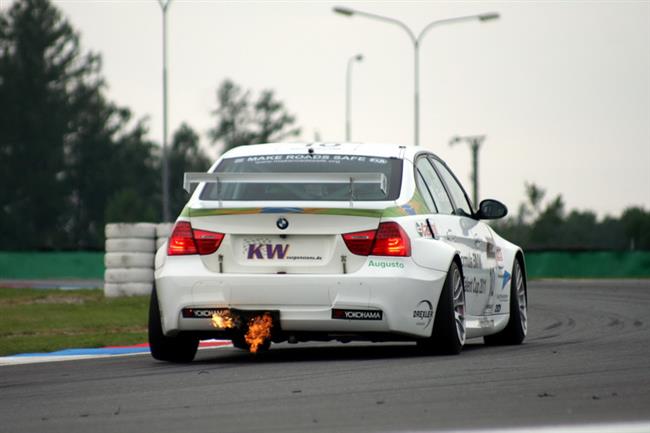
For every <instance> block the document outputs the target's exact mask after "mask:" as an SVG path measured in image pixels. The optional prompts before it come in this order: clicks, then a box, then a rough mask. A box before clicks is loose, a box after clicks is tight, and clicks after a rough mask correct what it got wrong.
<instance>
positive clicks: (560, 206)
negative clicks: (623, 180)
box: [490, 183, 650, 251]
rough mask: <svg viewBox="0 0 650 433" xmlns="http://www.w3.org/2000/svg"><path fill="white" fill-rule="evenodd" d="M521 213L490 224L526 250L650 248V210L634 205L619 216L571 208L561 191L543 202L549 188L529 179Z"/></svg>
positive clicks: (520, 206) (519, 209) (519, 211)
mask: <svg viewBox="0 0 650 433" xmlns="http://www.w3.org/2000/svg"><path fill="white" fill-rule="evenodd" d="M525 188H526V201H525V202H524V203H521V204H520V205H519V208H518V210H517V213H516V214H515V215H511V216H509V217H507V218H506V219H503V220H497V221H493V222H491V223H490V224H491V225H492V227H494V229H495V230H496V231H497V233H499V234H500V235H502V236H503V237H505V238H506V239H508V240H509V241H511V242H514V243H515V244H517V245H520V246H521V247H522V248H524V249H525V250H529V251H530V250H573V251H580V250H650V211H646V210H645V209H644V208H642V207H637V206H632V207H628V208H627V209H625V210H624V211H623V213H622V214H621V216H620V217H619V218H615V217H611V216H606V217H605V218H603V219H601V220H599V219H598V218H597V216H596V214H595V213H594V212H592V211H588V210H587V211H578V210H575V209H574V210H571V211H567V210H566V208H565V203H564V200H563V199H562V196H561V195H557V196H556V197H555V198H553V199H551V200H549V201H548V202H547V203H546V204H545V205H543V202H544V197H545V195H546V191H545V190H544V189H543V188H541V187H539V186H538V185H535V184H534V183H526V184H525Z"/></svg>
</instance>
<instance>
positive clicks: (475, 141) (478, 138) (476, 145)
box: [449, 135, 485, 208]
mask: <svg viewBox="0 0 650 433" xmlns="http://www.w3.org/2000/svg"><path fill="white" fill-rule="evenodd" d="M461 141H465V142H467V144H469V147H470V149H471V150H472V200H474V206H475V207H477V208H478V151H479V149H480V148H481V144H482V143H483V141H485V135H473V136H468V137H458V136H456V137H453V138H452V139H451V140H450V141H449V145H450V146H453V145H454V144H457V143H460V142H461Z"/></svg>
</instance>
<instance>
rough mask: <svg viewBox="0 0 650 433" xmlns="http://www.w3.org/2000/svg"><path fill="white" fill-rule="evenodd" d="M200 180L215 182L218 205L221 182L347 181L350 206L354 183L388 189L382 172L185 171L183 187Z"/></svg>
mask: <svg viewBox="0 0 650 433" xmlns="http://www.w3.org/2000/svg"><path fill="white" fill-rule="evenodd" d="M201 182H206V183H214V184H216V188H217V198H218V200H219V206H220V207H221V188H220V186H221V184H222V183H347V184H349V185H350V207H352V203H353V201H354V185H355V184H376V185H378V186H379V188H380V189H381V191H382V192H383V193H384V194H386V193H387V191H388V182H387V179H386V176H385V175H384V173H185V176H184V177H183V189H184V190H185V191H187V192H191V191H190V189H191V185H192V184H193V183H201Z"/></svg>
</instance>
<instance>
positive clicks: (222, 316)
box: [210, 310, 235, 329]
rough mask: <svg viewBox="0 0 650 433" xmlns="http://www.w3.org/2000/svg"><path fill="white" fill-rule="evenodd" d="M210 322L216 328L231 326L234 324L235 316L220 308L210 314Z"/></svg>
mask: <svg viewBox="0 0 650 433" xmlns="http://www.w3.org/2000/svg"><path fill="white" fill-rule="evenodd" d="M210 323H211V324H212V326H214V327H215V328H218V329H227V328H233V327H234V326H235V318H234V317H233V316H232V314H231V313H230V311H229V310H222V311H217V312H216V313H214V314H213V315H212V321H211V322H210Z"/></svg>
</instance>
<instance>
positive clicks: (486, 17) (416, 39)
mask: <svg viewBox="0 0 650 433" xmlns="http://www.w3.org/2000/svg"><path fill="white" fill-rule="evenodd" d="M332 10H333V11H334V12H335V13H337V14H339V15H343V16H347V17H352V16H354V15H359V16H362V17H366V18H371V19H375V20H379V21H384V22H387V23H391V24H395V25H397V26H399V27H401V28H402V29H403V30H404V31H405V32H406V34H407V35H408V36H409V39H410V40H411V42H412V43H413V51H414V57H413V63H414V65H413V73H414V88H415V89H414V97H413V104H414V109H413V111H414V117H415V119H414V123H415V125H414V132H413V135H414V138H413V142H414V144H415V145H416V146H419V145H420V45H421V42H422V39H423V38H424V36H425V35H426V34H427V33H428V32H429V30H431V29H432V28H433V27H437V26H439V25H443V24H453V23H458V22H462V21H477V20H478V21H481V22H483V21H490V20H495V19H498V18H499V16H500V15H499V13H497V12H489V13H484V14H479V15H467V16H460V17H453V18H445V19H441V20H436V21H432V22H430V23H429V24H427V25H426V26H425V27H424V28H423V29H422V31H421V32H420V34H419V35H417V36H416V35H415V33H414V32H413V30H411V29H410V28H409V27H408V26H407V25H406V24H404V23H403V22H402V21H400V20H397V19H395V18H391V17H386V16H383V15H377V14H373V13H369V12H363V11H359V10H356V9H351V8H347V7H342V6H336V7H334V8H333V9H332Z"/></svg>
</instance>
